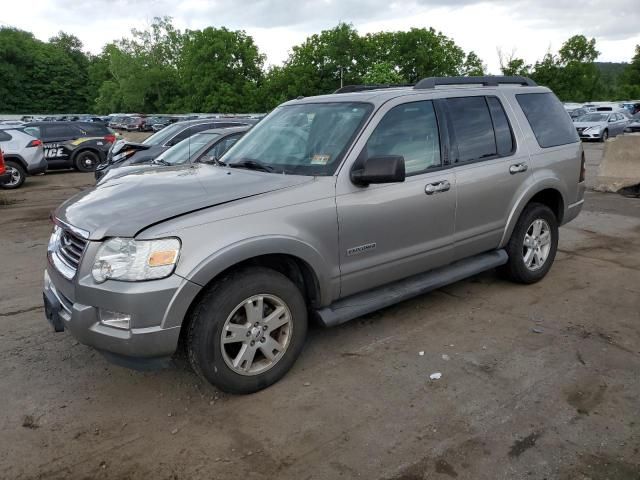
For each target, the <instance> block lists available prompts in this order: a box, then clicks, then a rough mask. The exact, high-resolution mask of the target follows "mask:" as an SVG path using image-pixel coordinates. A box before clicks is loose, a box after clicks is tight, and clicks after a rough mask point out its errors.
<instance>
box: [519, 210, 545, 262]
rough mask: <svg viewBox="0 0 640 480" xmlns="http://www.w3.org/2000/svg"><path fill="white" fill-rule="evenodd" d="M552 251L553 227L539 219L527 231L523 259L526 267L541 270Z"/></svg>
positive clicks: (523, 246)
mask: <svg viewBox="0 0 640 480" xmlns="http://www.w3.org/2000/svg"><path fill="white" fill-rule="evenodd" d="M550 251H551V227H549V224H548V223H547V221H546V220H543V219H541V218H537V219H535V220H534V221H533V223H532V224H531V225H530V226H529V228H528V229H527V233H525V235H524V242H523V245H522V258H523V260H524V264H525V266H526V267H527V268H528V269H529V270H531V271H535V270H539V269H540V268H542V266H543V265H544V263H545V262H546V261H547V258H548V257H549V252H550Z"/></svg>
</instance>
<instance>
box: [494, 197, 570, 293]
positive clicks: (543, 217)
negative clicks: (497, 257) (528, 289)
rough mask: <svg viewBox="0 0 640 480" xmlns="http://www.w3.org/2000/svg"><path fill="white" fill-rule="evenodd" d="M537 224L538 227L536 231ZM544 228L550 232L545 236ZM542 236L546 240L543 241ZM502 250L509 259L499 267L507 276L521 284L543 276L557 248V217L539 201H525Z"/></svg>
mask: <svg viewBox="0 0 640 480" xmlns="http://www.w3.org/2000/svg"><path fill="white" fill-rule="evenodd" d="M537 226H540V227H541V232H540V234H538V235H536V228H537ZM544 232H548V235H549V236H548V237H546V236H545V235H544ZM525 238H526V240H525ZM545 238H547V239H548V240H546V241H545ZM527 244H528V245H527ZM529 245H531V246H529ZM505 250H506V251H507V254H508V255H509V261H508V262H507V264H506V265H504V266H503V267H501V268H500V271H501V273H502V274H503V275H504V276H505V277H506V278H508V279H509V280H511V281H514V282H517V283H524V284H531V283H535V282H538V281H540V280H542V279H543V278H544V276H545V275H546V274H547V272H548V271H549V269H550V268H551V265H552V264H553V261H554V259H555V257H556V252H557V250H558V220H557V218H556V216H555V214H554V213H553V212H552V211H551V209H550V208H549V207H547V206H546V205H542V204H540V203H530V204H529V205H527V206H526V207H525V209H524V211H523V212H522V214H521V215H520V218H519V219H518V223H516V226H515V228H514V229H513V233H512V234H511V238H510V239H509V243H507V246H506V247H505ZM528 255H529V256H528Z"/></svg>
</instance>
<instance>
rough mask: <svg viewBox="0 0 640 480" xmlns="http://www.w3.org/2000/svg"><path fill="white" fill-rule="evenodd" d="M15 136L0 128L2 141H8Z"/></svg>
mask: <svg viewBox="0 0 640 480" xmlns="http://www.w3.org/2000/svg"><path fill="white" fill-rule="evenodd" d="M12 138H13V137H12V136H11V135H9V134H8V133H7V132H4V131H2V130H0V142H8V141H9V140H11V139H12Z"/></svg>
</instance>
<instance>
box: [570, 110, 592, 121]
mask: <svg viewBox="0 0 640 480" xmlns="http://www.w3.org/2000/svg"><path fill="white" fill-rule="evenodd" d="M587 113H589V112H588V111H587V109H586V108H576V109H575V110H570V111H569V116H570V117H571V120H573V121H574V122H575V121H576V120H577V119H578V118H580V117H582V116H584V115H586V114H587Z"/></svg>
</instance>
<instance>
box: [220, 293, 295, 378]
mask: <svg viewBox="0 0 640 480" xmlns="http://www.w3.org/2000/svg"><path fill="white" fill-rule="evenodd" d="M292 332H293V321H292V316H291V311H290V310H289V307H288V306H287V305H286V303H285V302H284V301H283V300H282V299H281V298H279V297H277V296H275V295H268V294H260V295H254V296H252V297H249V298H247V299H245V300H243V301H242V302H241V303H239V304H238V305H237V306H236V307H235V308H234V309H233V310H232V312H231V314H230V315H229V316H228V317H227V320H226V321H225V323H224V325H223V327H222V334H221V338H220V347H221V350H222V358H223V359H224V361H225V363H226V364H227V366H228V367H229V368H230V369H231V370H233V371H234V372H235V373H238V374H240V375H258V374H261V373H264V372H266V371H267V370H269V369H271V368H272V367H273V366H274V365H275V364H276V363H277V362H278V361H279V360H280V359H281V358H282V357H283V356H284V354H285V352H286V350H287V348H288V347H289V343H290V342H291V335H292Z"/></svg>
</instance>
